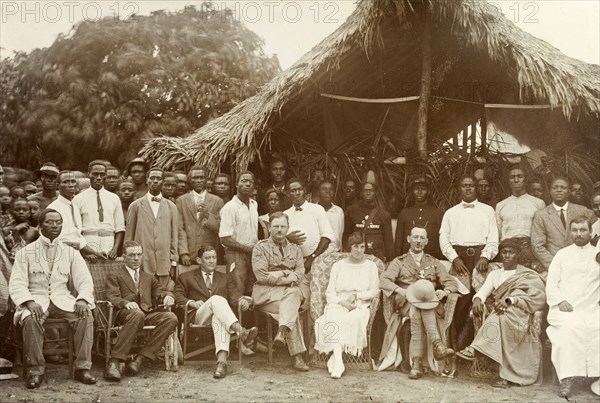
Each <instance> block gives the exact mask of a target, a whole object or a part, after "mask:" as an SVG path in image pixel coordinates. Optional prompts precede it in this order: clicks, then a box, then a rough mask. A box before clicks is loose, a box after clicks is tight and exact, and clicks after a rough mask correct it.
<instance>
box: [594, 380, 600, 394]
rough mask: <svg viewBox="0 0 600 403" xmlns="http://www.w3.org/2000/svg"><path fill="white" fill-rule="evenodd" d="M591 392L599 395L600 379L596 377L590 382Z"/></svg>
mask: <svg viewBox="0 0 600 403" xmlns="http://www.w3.org/2000/svg"><path fill="white" fill-rule="evenodd" d="M592 392H594V393H595V394H597V395H598V396H600V379H597V380H596V382H594V383H592Z"/></svg>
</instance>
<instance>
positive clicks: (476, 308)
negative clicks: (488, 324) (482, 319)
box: [473, 298, 483, 316]
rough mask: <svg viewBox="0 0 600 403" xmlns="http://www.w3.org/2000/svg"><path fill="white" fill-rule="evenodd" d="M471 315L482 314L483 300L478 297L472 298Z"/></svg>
mask: <svg viewBox="0 0 600 403" xmlns="http://www.w3.org/2000/svg"><path fill="white" fill-rule="evenodd" d="M473 315H475V316H481V315H483V302H481V299H480V298H475V299H474V300H473Z"/></svg>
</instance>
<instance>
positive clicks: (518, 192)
mask: <svg viewBox="0 0 600 403" xmlns="http://www.w3.org/2000/svg"><path fill="white" fill-rule="evenodd" d="M508 185H509V186H510V189H511V195H510V196H509V197H507V198H506V199H504V200H502V201H501V202H499V203H498V204H497V205H496V221H497V222H498V232H499V233H500V241H503V240H505V239H515V240H516V241H517V242H518V243H519V245H520V247H521V253H520V255H519V263H520V264H522V265H524V266H525V267H528V268H530V269H534V270H535V271H537V272H540V271H541V269H542V268H541V266H540V264H539V262H537V261H534V257H533V252H532V251H531V224H532V222H533V216H534V214H535V213H536V211H538V210H540V209H543V208H544V207H545V204H544V201H543V200H542V199H538V198H537V197H533V196H531V195H529V194H527V187H526V184H525V170H524V169H523V168H521V167H520V166H518V165H515V166H513V167H511V168H510V171H509V174H508Z"/></svg>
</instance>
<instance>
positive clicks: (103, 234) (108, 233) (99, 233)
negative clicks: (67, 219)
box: [83, 231, 115, 237]
mask: <svg viewBox="0 0 600 403" xmlns="http://www.w3.org/2000/svg"><path fill="white" fill-rule="evenodd" d="M83 235H95V236H99V237H106V236H115V232H114V231H83Z"/></svg>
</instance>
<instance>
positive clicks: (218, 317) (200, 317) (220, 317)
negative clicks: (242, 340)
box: [194, 295, 238, 353]
mask: <svg viewBox="0 0 600 403" xmlns="http://www.w3.org/2000/svg"><path fill="white" fill-rule="evenodd" d="M237 321H238V319H237V318H236V316H235V314H234V313H233V311H232V310H231V307H230V306H229V303H228V302H227V300H226V299H225V298H223V297H221V296H220V295H213V296H212V297H210V298H209V299H208V300H206V302H204V304H202V306H201V307H200V309H198V310H197V311H196V318H195V319H194V323H195V324H197V325H203V326H206V325H208V324H209V323H210V325H211V326H212V329H213V334H214V336H215V352H216V353H218V352H219V351H227V352H229V341H230V340H231V335H230V333H229V332H230V330H229V329H230V328H231V325H233V324H234V323H235V322H237Z"/></svg>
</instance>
